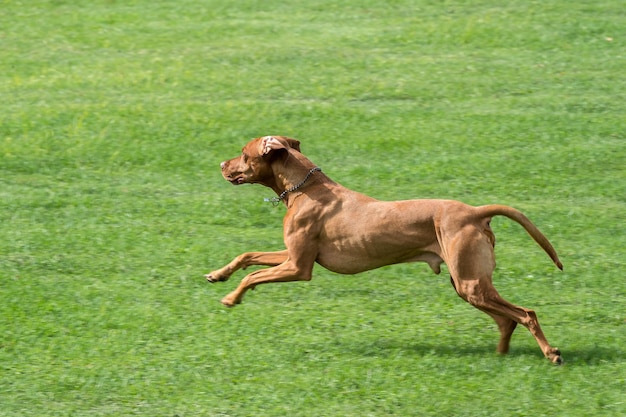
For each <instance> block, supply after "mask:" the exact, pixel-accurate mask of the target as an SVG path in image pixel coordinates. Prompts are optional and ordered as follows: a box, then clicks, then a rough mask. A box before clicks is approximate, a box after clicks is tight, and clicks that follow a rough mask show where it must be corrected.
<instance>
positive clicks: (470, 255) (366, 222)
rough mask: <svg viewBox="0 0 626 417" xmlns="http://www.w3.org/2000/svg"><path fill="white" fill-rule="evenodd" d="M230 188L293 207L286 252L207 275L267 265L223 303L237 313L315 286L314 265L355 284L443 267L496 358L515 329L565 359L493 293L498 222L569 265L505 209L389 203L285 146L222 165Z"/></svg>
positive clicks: (556, 359) (267, 141)
mask: <svg viewBox="0 0 626 417" xmlns="http://www.w3.org/2000/svg"><path fill="white" fill-rule="evenodd" d="M221 168H222V175H223V176H224V178H225V179H226V180H227V181H229V182H231V183H232V184H235V185H238V184H246V183H257V184H261V185H264V186H266V187H269V188H271V189H272V190H274V192H276V194H277V195H278V197H274V198H273V199H272V201H274V202H275V203H278V202H282V203H283V204H285V206H286V207H287V213H286V215H285V218H284V220H283V228H284V241H285V245H286V248H287V249H286V250H283V251H279V252H249V253H243V254H241V255H239V256H238V257H236V258H235V259H234V260H233V261H232V262H230V263H229V264H228V265H226V266H224V267H223V268H221V269H218V270H216V271H213V272H211V273H209V274H207V275H206V276H205V277H206V279H207V280H208V281H210V282H217V281H226V280H227V279H228V278H229V277H230V276H231V274H233V273H234V272H235V271H237V270H238V269H242V268H243V269H245V268H246V267H248V266H250V265H267V266H271V267H272V268H267V269H262V270H258V271H255V272H252V273H251V274H249V275H247V276H246V277H245V278H244V279H243V280H242V281H241V283H240V284H239V286H238V287H237V289H235V290H234V291H233V292H231V293H230V294H228V295H227V296H226V297H224V298H223V299H222V303H223V304H224V305H226V306H228V307H232V306H234V305H236V304H239V303H241V300H242V298H243V295H244V294H245V292H246V291H247V290H249V289H254V287H256V286H257V285H259V284H266V283H270V282H287V281H309V280H310V279H311V276H312V271H313V264H314V263H315V262H317V263H318V264H320V265H322V266H323V267H325V268H327V269H329V270H331V271H334V272H337V273H340V274H356V273H359V272H363V271H367V270H370V269H374V268H378V267H381V266H384V265H390V264H397V263H402V262H419V261H421V262H426V263H427V264H428V265H429V266H430V268H431V269H432V270H433V271H434V272H435V273H436V274H438V273H439V272H440V271H441V269H440V266H441V264H442V263H444V262H445V263H446V264H447V266H448V270H449V272H450V280H451V282H452V286H453V287H454V289H455V290H456V292H457V293H458V294H459V296H460V297H461V298H462V299H463V300H465V301H467V302H468V303H470V304H471V305H473V306H474V307H476V308H478V309H479V310H481V311H484V312H485V313H487V314H488V315H489V316H491V317H492V318H493V319H494V320H495V321H496V323H497V325H498V328H499V330H500V342H499V344H498V348H497V351H498V352H499V353H502V354H504V353H507V352H508V350H509V342H510V340H511V335H512V334H513V331H514V330H515V327H516V326H517V324H518V323H520V324H522V325H523V326H525V327H526V328H528V330H529V331H530V332H531V333H532V335H533V336H534V337H535V339H536V340H537V343H538V344H539V347H540V348H541V351H542V352H543V354H544V355H545V356H546V358H548V359H549V360H550V361H552V362H553V363H556V364H560V363H561V362H562V359H561V353H560V352H559V350H558V349H557V348H554V347H551V346H550V344H549V343H548V341H547V340H546V337H545V336H544V334H543V332H542V331H541V327H540V326H539V322H538V321H537V316H536V314H535V312H534V311H533V310H529V309H526V308H523V307H518V306H516V305H513V304H511V303H509V302H508V301H506V300H504V299H503V298H502V297H501V296H500V295H499V294H498V292H497V291H496V289H495V288H494V286H493V283H492V280H491V276H492V273H493V270H494V268H495V255H494V250H493V248H494V245H495V236H494V234H493V231H492V230H491V227H490V225H489V223H490V221H491V218H492V217H493V216H497V215H501V216H506V217H508V218H509V219H512V220H514V221H516V222H517V223H519V224H520V225H522V226H523V227H524V229H526V231H527V232H528V234H530V236H531V237H532V238H533V239H534V240H535V242H537V243H538V244H539V246H541V247H542V248H543V250H544V251H545V252H546V253H547V254H548V255H549V256H550V258H552V261H553V262H554V263H555V264H556V266H557V267H558V268H559V269H563V265H562V264H561V262H560V261H559V258H558V256H557V254H556V251H555V250H554V248H553V247H552V245H551V244H550V242H549V241H548V239H547V238H546V237H545V236H544V235H543V234H542V233H541V232H540V231H539V229H537V227H535V225H534V224H533V223H531V221H530V220H528V218H527V217H526V216H524V215H523V214H522V213H521V212H519V211H518V210H516V209H514V208H512V207H508V206H504V205H487V206H481V207H472V206H469V205H466V204H464V203H461V202H459V201H454V200H408V201H393V202H383V201H379V200H376V199H374V198H371V197H368V196H366V195H363V194H360V193H357V192H355V191H352V190H349V189H347V188H345V187H343V186H341V185H339V184H337V183H336V182H334V181H332V180H331V179H330V178H328V177H327V176H326V175H325V174H323V173H322V172H321V170H320V169H319V168H318V167H317V166H316V165H315V164H313V163H312V162H311V161H310V160H309V159H308V158H306V157H305V156H304V155H303V154H302V153H300V142H298V141H297V140H295V139H291V138H287V137H283V136H265V137H261V138H256V139H253V140H252V141H250V142H249V143H248V144H247V145H246V146H245V147H244V148H243V151H242V154H241V155H240V156H238V157H236V158H234V159H231V160H229V161H224V162H222V163H221Z"/></svg>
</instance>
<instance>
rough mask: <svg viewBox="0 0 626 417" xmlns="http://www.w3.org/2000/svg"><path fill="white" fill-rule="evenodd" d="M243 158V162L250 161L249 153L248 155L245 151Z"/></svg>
mask: <svg viewBox="0 0 626 417" xmlns="http://www.w3.org/2000/svg"><path fill="white" fill-rule="evenodd" d="M242 158H243V162H244V163H245V162H248V155H246V154H245V153H244V154H243V155H242Z"/></svg>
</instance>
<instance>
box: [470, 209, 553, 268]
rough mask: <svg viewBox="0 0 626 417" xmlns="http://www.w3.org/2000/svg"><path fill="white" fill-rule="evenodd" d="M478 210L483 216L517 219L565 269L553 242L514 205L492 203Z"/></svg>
mask: <svg viewBox="0 0 626 417" xmlns="http://www.w3.org/2000/svg"><path fill="white" fill-rule="evenodd" d="M476 209H477V210H478V215H479V217H481V218H485V217H493V216H505V217H508V218H509V219H511V220H514V221H516V222H517V223H519V224H521V225H522V227H524V229H526V231H527V232H528V234H529V235H530V236H531V237H532V238H533V239H534V240H535V242H537V244H539V246H541V248H542V249H543V250H544V251H545V252H546V253H547V254H548V256H550V258H551V259H552V262H554V264H555V265H556V266H557V267H558V268H559V269H560V270H563V264H562V263H561V261H560V260H559V256H558V255H557V254H556V251H555V250H554V248H553V247H552V244H551V243H550V241H549V240H548V238H547V237H545V236H544V235H543V233H541V231H539V229H538V228H537V226H535V225H534V224H533V223H532V222H531V221H530V220H529V219H528V217H526V216H525V215H524V214H523V213H522V212H520V211H519V210H517V209H514V208H513V207H509V206H504V205H501V204H490V205H487V206H480V207H476Z"/></svg>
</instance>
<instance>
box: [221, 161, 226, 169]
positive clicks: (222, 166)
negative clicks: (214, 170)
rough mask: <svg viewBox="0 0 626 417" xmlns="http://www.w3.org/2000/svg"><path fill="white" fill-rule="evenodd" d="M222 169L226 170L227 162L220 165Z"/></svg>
mask: <svg viewBox="0 0 626 417" xmlns="http://www.w3.org/2000/svg"><path fill="white" fill-rule="evenodd" d="M220 168H222V171H223V170H224V168H226V161H224V162H222V163H221V164H220Z"/></svg>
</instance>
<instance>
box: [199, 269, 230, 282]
mask: <svg viewBox="0 0 626 417" xmlns="http://www.w3.org/2000/svg"><path fill="white" fill-rule="evenodd" d="M204 278H206V280H207V281H209V282H223V281H228V278H230V275H228V274H225V273H223V272H222V270H217V271H213V272H210V273H208V274H206V275H205V276H204Z"/></svg>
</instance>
